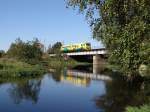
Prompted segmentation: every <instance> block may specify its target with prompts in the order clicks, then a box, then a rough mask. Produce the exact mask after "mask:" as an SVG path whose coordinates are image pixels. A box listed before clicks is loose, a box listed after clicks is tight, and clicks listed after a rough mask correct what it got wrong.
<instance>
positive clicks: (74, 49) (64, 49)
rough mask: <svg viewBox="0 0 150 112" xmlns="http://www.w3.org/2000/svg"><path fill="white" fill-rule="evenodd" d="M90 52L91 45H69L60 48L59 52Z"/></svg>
mask: <svg viewBox="0 0 150 112" xmlns="http://www.w3.org/2000/svg"><path fill="white" fill-rule="evenodd" d="M88 50H91V44H90V43H88V42H86V43H78V44H70V45H63V46H61V52H64V53H66V52H78V51H88Z"/></svg>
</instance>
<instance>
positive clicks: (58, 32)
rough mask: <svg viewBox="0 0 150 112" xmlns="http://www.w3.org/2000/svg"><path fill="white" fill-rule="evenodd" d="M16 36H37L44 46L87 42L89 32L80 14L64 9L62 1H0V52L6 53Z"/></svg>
mask: <svg viewBox="0 0 150 112" xmlns="http://www.w3.org/2000/svg"><path fill="white" fill-rule="evenodd" d="M18 37H20V38H21V39H22V40H24V41H27V40H32V39H33V38H35V37H37V38H39V40H40V41H41V42H42V43H44V44H45V45H46V47H48V45H49V44H54V43H55V42H57V41H60V42H62V43H64V44H65V45H66V44H73V43H81V42H91V44H92V46H94V47H95V46H96V47H102V45H101V44H100V42H97V41H96V40H93V39H92V32H91V28H90V27H89V24H88V23H87V21H86V20H85V17H84V15H82V14H79V13H78V11H77V10H73V9H72V8H69V9H68V8H66V4H65V2H64V0H0V49H2V50H8V48H9V46H10V45H11V43H12V42H14V41H15V39H16V38H18Z"/></svg>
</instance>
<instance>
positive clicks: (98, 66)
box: [93, 55, 105, 74]
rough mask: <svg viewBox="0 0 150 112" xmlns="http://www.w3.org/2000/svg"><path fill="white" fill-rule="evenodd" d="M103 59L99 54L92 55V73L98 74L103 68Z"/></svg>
mask: <svg viewBox="0 0 150 112" xmlns="http://www.w3.org/2000/svg"><path fill="white" fill-rule="evenodd" d="M104 64H105V61H104V59H103V58H102V57H101V55H93V74H99V73H100V72H101V71H103V70H104Z"/></svg>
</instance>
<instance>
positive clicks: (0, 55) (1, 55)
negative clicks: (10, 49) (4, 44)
mask: <svg viewBox="0 0 150 112" xmlns="http://www.w3.org/2000/svg"><path fill="white" fill-rule="evenodd" d="M4 55H5V51H4V50H0V58H1V57H3V56H4Z"/></svg>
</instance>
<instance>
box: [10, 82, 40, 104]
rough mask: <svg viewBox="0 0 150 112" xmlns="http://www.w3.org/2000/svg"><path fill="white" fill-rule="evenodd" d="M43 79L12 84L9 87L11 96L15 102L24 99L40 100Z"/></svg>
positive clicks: (17, 102) (34, 101)
mask: <svg viewBox="0 0 150 112" xmlns="http://www.w3.org/2000/svg"><path fill="white" fill-rule="evenodd" d="M40 85H41V80H35V79H33V80H27V81H24V82H21V83H17V84H12V85H11V86H10V88H9V89H8V92H9V95H10V97H11V98H12V99H13V101H14V103H15V104H19V103H21V102H22V101H23V100H28V101H32V102H33V103H36V102H37V101H38V96H39V91H40Z"/></svg>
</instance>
